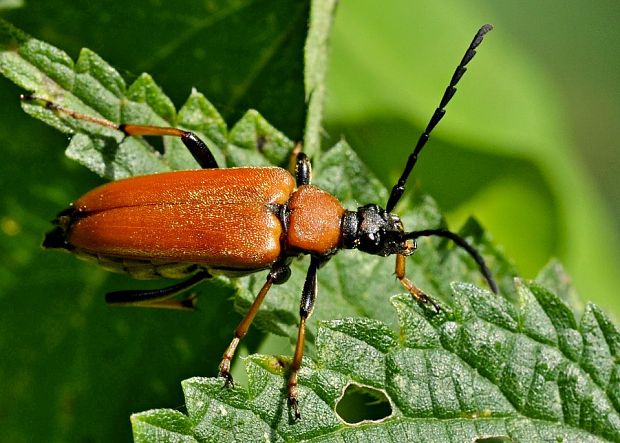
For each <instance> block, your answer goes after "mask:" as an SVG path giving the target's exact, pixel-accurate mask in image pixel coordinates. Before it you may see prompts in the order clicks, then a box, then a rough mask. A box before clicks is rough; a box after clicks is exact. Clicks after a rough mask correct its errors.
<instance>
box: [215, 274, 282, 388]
mask: <svg viewBox="0 0 620 443" xmlns="http://www.w3.org/2000/svg"><path fill="white" fill-rule="evenodd" d="M290 276H291V269H290V268H289V267H288V265H286V264H284V263H280V262H278V263H276V264H275V265H273V267H272V268H271V271H269V274H268V275H267V281H266V282H265V284H264V285H263V287H262V288H261V290H260V291H259V292H258V295H257V296H256V298H255V299H254V302H253V303H252V306H250V309H249V310H248V312H247V313H246V314H245V317H243V319H242V320H241V322H240V323H239V325H238V326H237V329H235V336H234V337H233V339H232V341H231V342H230V344H229V345H228V348H226V352H224V355H223V356H222V361H221V362H220V366H219V376H220V377H223V378H225V379H226V384H227V385H232V384H233V379H232V376H231V375H230V364H231V362H232V359H233V357H234V356H235V351H236V350H237V346H238V345H239V342H240V341H241V339H242V338H243V337H245V335H246V334H247V332H248V329H249V328H250V325H251V324H252V321H253V320H254V317H255V316H256V313H257V312H258V309H259V308H260V305H261V303H262V302H263V300H264V299H265V296H266V295H267V292H269V289H271V285H272V284H276V285H279V284H282V283H284V282H285V281H287V280H288V279H289V277H290Z"/></svg>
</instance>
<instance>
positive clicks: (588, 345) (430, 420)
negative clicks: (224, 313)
mask: <svg viewBox="0 0 620 443" xmlns="http://www.w3.org/2000/svg"><path fill="white" fill-rule="evenodd" d="M516 287H517V292H518V294H519V297H520V300H521V302H520V305H519V307H517V308H515V307H514V306H513V305H512V304H510V303H508V302H506V301H505V300H504V299H502V298H498V297H495V296H493V295H492V294H490V293H489V292H488V291H485V290H480V289H478V288H476V287H475V286H473V285H470V284H462V283H455V284H453V285H452V294H451V295H452V306H451V309H450V310H446V312H444V313H442V314H440V315H435V314H433V313H432V312H430V311H429V310H426V309H424V308H422V307H420V306H418V305H416V304H415V303H413V302H412V301H411V298H410V297H409V296H406V295H400V296H395V297H394V298H393V299H392V305H393V307H394V308H395V310H396V313H397V316H398V332H396V331H394V330H392V329H390V328H388V327H387V326H386V325H385V324H383V323H382V322H380V321H377V320H370V319H362V318H355V319H344V320H335V321H328V322H323V323H321V325H320V327H319V332H318V336H317V339H316V361H314V362H311V361H310V360H309V359H306V360H305V361H304V367H303V368H302V370H301V372H300V383H301V391H300V392H301V393H300V402H301V413H302V417H303V418H302V420H301V421H299V422H297V423H294V422H293V421H292V420H291V416H290V412H289V411H288V408H287V406H286V400H285V394H284V391H285V389H286V377H285V372H286V371H285V370H284V368H285V366H286V361H287V360H285V361H284V362H283V361H282V360H281V359H276V358H275V357H267V356H259V355H257V356H252V357H250V358H249V359H247V360H246V361H245V364H246V369H247V371H248V375H249V386H248V388H247V390H246V389H237V388H235V389H224V388H223V387H222V381H221V380H218V379H206V378H194V379H190V380H187V381H185V382H184V383H183V388H184V392H185V396H186V400H187V412H188V417H189V419H188V420H189V422H187V421H185V422H182V417H183V416H182V415H181V414H180V413H178V412H176V411H170V410H157V411H149V412H146V413H143V414H136V415H134V416H133V417H132V422H133V426H134V435H135V437H136V439H137V441H153V436H154V435H155V434H154V433H155V432H159V433H160V434H158V435H159V436H160V437H162V438H164V440H166V441H173V440H174V438H175V437H174V436H175V435H176V433H180V434H181V435H183V436H186V437H188V438H190V437H191V438H195V439H196V441H222V440H224V439H226V440H232V441H244V440H246V439H263V438H267V439H269V440H270V441H296V440H301V439H313V441H343V440H344V441H350V440H355V441H429V442H431V441H432V442H441V441H447V442H448V441H449V442H454V441H474V440H476V439H481V438H490V437H506V438H508V439H511V440H508V441H572V442H578V441H579V442H585V441H588V442H595V441H620V419H619V418H620V417H619V413H618V394H619V392H620V390H619V388H620V386H619V385H618V382H617V380H616V378H617V377H616V375H615V373H616V371H617V369H616V363H615V359H616V358H617V352H618V344H620V342H619V341H618V340H619V339H620V334H619V333H618V329H617V328H616V327H615V326H614V325H613V324H612V323H611V322H610V320H609V319H608V318H607V317H606V316H605V315H604V314H603V313H601V312H600V310H599V309H598V308H597V307H596V306H594V305H588V306H587V307H586V311H585V313H584V315H583V317H582V318H581V320H580V321H578V320H577V319H576V318H575V317H574V316H573V315H572V314H571V313H570V309H569V307H568V306H567V305H566V304H564V302H562V300H561V299H560V298H559V297H557V296H556V295H554V294H552V293H551V292H549V291H548V290H547V289H545V288H543V287H541V286H539V285H537V284H535V283H524V282H521V281H517V284H516ZM350 384H356V385H361V386H366V387H371V388H373V389H375V390H377V391H380V392H383V393H384V394H385V395H386V396H387V398H388V399H389V403H390V407H391V414H389V416H388V417H385V418H384V419H382V420H381V421H380V422H371V421H367V422H364V423H362V424H359V425H355V426H353V425H351V424H347V423H345V422H344V421H343V420H341V419H340V418H339V417H338V416H337V415H336V414H335V413H334V410H335V408H336V405H337V404H338V402H339V400H340V398H341V397H342V394H343V392H344V390H345V389H346V387H347V386H348V385H350ZM180 422H182V423H184V424H185V425H187V424H188V423H189V424H190V425H189V426H187V427H184V428H183V430H182V431H179V430H180V429H181V426H180V425H177V423H180ZM168 423H173V424H174V426H171V425H168Z"/></svg>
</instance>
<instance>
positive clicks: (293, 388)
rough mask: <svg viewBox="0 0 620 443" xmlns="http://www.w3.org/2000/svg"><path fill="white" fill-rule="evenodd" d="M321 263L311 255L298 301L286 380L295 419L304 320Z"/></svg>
mask: <svg viewBox="0 0 620 443" xmlns="http://www.w3.org/2000/svg"><path fill="white" fill-rule="evenodd" d="M322 263H323V261H321V259H319V258H316V257H312V259H311V260H310V267H309V268H308V273H307V274H306V281H305V282H304V289H303V291H302V293H301V302H300V303H299V331H298V333H297V343H296V345H295V355H294V356H293V363H292V364H291V369H290V371H291V373H290V375H289V380H288V404H289V405H290V407H291V408H292V409H293V412H294V414H295V420H298V419H300V418H301V414H300V413H299V401H298V399H297V396H298V389H297V373H298V372H299V368H300V367H301V359H302V357H303V355H304V341H305V338H306V320H308V318H309V317H310V315H312V310H313V309H314V302H315V301H316V273H317V270H318V268H319V266H320V265H321V264H322Z"/></svg>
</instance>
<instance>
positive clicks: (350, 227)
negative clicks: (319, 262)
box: [342, 204, 413, 257]
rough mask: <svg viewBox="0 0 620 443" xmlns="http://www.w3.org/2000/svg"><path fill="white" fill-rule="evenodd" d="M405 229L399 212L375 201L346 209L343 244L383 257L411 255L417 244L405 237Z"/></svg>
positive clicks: (344, 246)
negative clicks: (391, 211)
mask: <svg viewBox="0 0 620 443" xmlns="http://www.w3.org/2000/svg"><path fill="white" fill-rule="evenodd" d="M404 233H405V231H404V228H403V223H402V222H401V221H400V218H399V217H398V216H397V215H395V214H390V213H389V212H387V211H386V210H384V209H382V208H380V207H379V206H377V205H374V204H370V205H366V206H360V207H359V208H357V211H346V212H345V214H344V215H343V217H342V247H343V248H345V249H359V250H360V251H363V252H366V253H368V254H373V255H380V256H382V257H385V256H388V255H392V254H401V255H410V254H411V253H412V252H413V248H412V247H411V246H410V245H409V244H408V243H407V241H406V240H403V235H404Z"/></svg>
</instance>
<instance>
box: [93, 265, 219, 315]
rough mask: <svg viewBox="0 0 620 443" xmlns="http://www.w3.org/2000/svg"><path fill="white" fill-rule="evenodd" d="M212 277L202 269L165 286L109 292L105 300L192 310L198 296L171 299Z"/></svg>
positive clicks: (121, 303)
mask: <svg viewBox="0 0 620 443" xmlns="http://www.w3.org/2000/svg"><path fill="white" fill-rule="evenodd" d="M212 277H213V276H212V275H211V274H209V273H208V272H207V271H201V272H198V273H197V274H195V275H193V276H192V277H190V278H189V279H187V280H185V281H183V282H181V283H177V284H174V285H172V286H168V287H165V288H160V289H141V290H140V289H139V290H126V291H115V292H108V293H107V294H106V296H105V301H106V303H108V304H110V305H113V306H139V307H148V308H167V309H189V310H191V309H194V308H195V307H196V297H194V296H189V297H186V298H184V299H181V300H170V299H171V298H172V297H174V296H175V295H178V294H180V293H182V292H184V291H187V290H188V289H190V288H193V287H194V286H196V285H197V284H198V283H200V282H201V281H203V280H205V279H207V278H212Z"/></svg>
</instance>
